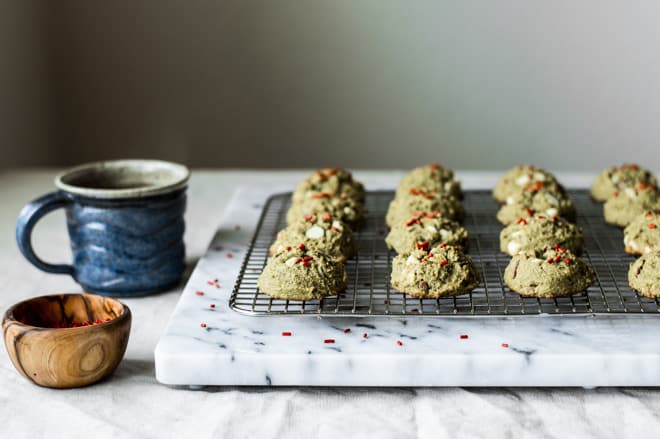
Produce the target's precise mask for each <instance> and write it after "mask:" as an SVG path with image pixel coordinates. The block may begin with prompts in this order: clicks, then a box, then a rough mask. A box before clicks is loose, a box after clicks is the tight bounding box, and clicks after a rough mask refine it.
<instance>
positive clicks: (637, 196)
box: [603, 183, 660, 227]
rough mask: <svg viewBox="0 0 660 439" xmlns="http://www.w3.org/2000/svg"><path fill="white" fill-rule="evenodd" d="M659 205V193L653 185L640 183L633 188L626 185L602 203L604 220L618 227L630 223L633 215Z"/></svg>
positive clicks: (635, 215)
mask: <svg viewBox="0 0 660 439" xmlns="http://www.w3.org/2000/svg"><path fill="white" fill-rule="evenodd" d="M658 207H660V194H659V193H658V189H657V188H656V187H655V186H647V185H646V184H644V183H642V184H640V185H637V186H636V187H635V188H631V187H627V188H625V189H623V190H622V191H621V192H615V193H614V196H613V197H612V198H610V199H609V200H607V201H606V202H605V204H604V205H603V214H604V215H605V222H607V223H609V224H613V225H615V226H619V227H625V226H627V225H628V224H630V223H631V222H632V221H633V220H634V219H635V217H637V216H639V215H641V214H642V213H644V212H646V211H647V210H653V209H655V208H658Z"/></svg>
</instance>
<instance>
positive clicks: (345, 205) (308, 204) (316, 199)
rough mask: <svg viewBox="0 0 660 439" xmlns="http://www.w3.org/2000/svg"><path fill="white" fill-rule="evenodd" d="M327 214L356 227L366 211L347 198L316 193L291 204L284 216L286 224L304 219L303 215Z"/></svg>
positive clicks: (356, 202)
mask: <svg viewBox="0 0 660 439" xmlns="http://www.w3.org/2000/svg"><path fill="white" fill-rule="evenodd" d="M324 213H329V214H330V215H332V217H333V218H336V219H337V220H339V221H343V222H345V223H346V224H349V225H350V226H351V227H358V226H360V225H362V224H363V223H364V220H365V218H366V211H365V210H364V206H363V204H362V203H361V202H358V201H355V200H353V199H351V198H348V197H336V196H332V195H330V194H329V193H327V192H317V193H315V196H313V197H312V198H309V199H307V200H305V201H304V202H298V203H293V205H291V208H290V209H289V211H288V212H287V214H286V222H287V224H293V223H294V222H296V221H298V220H300V218H304V217H305V215H313V214H318V215H323V214H324Z"/></svg>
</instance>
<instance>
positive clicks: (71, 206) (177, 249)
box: [16, 160, 190, 296]
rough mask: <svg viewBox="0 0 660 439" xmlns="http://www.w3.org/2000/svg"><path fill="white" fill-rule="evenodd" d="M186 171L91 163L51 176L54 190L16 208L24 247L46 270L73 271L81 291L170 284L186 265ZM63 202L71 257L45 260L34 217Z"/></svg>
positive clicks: (158, 164)
mask: <svg viewBox="0 0 660 439" xmlns="http://www.w3.org/2000/svg"><path fill="white" fill-rule="evenodd" d="M189 176H190V171H189V170H188V168H186V167H185V166H183V165H179V164H175V163H169V162H163V161H159V160H116V161H109V162H98V163H90V164H86V165H82V166H78V167H76V168H73V169H70V170H68V171H65V172H63V173H61V174H59V175H58V176H57V177H56V178H55V186H56V187H57V188H58V189H59V190H57V191H55V192H51V193H49V194H46V195H44V196H42V197H40V198H37V199H36V200H34V201H32V202H31V203H30V204H28V205H27V206H25V207H24V208H23V210H22V211H21V213H20V215H19V217H18V221H17V223H16V240H17V242H18V247H19V249H20V250H21V253H23V255H24V256H25V257H26V259H27V260H28V261H30V262H31V263H32V264H34V265H35V266H36V267H37V268H39V269H41V270H43V271H46V272H48V273H59V274H69V275H71V276H72V277H73V278H74V279H75V280H76V281H77V282H78V283H79V284H80V285H81V286H82V287H83V288H84V289H85V290H86V291H89V292H94V293H97V294H103V295H108V296H136V295H146V294H150V293H155V292H159V291H163V290H166V289H169V288H171V287H173V286H175V285H176V284H178V283H179V281H180V280H181V276H182V274H183V271H184V268H185V248H184V244H183V232H184V229H185V225H184V219H183V214H184V212H185V208H186V184H187V181H188V178H189ZM58 208H64V209H66V220H67V228H68V231H69V239H70V241H71V250H72V253H73V263H72V264H70V265H69V264H49V263H47V262H44V261H43V260H41V259H40V258H39V257H38V256H37V255H36V254H35V253H34V250H33V248H32V243H31V234H32V229H33V228H34V225H35V224H36V222H37V221H38V220H39V219H40V218H41V217H43V216H44V215H46V214H47V213H49V212H52V211H53V210H56V209H58Z"/></svg>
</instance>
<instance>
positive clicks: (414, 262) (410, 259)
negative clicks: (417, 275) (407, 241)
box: [406, 255, 419, 265]
mask: <svg viewBox="0 0 660 439" xmlns="http://www.w3.org/2000/svg"><path fill="white" fill-rule="evenodd" d="M406 265H419V259H417V258H416V257H414V256H413V255H410V256H408V259H406Z"/></svg>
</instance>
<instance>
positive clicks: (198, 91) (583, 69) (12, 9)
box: [0, 0, 660, 170]
mask: <svg viewBox="0 0 660 439" xmlns="http://www.w3.org/2000/svg"><path fill="white" fill-rule="evenodd" d="M3 8H5V9H7V11H0V16H2V17H3V18H2V19H0V20H2V21H6V22H7V23H9V24H12V26H8V27H6V26H4V25H1V26H0V28H3V30H2V32H3V33H7V35H4V36H3V37H2V41H1V42H0V44H1V46H0V65H2V69H3V71H2V73H0V84H2V88H0V90H2V89H4V88H6V89H7V90H8V91H9V93H10V94H11V95H12V96H11V98H10V99H7V100H5V99H3V100H2V101H1V102H0V114H5V113H8V114H11V118H10V120H11V121H12V122H11V123H10V124H9V126H8V127H5V128H2V130H1V132H0V147H1V148H2V151H3V159H2V161H1V163H2V164H1V165H0V166H5V167H7V166H17V165H69V164H73V163H77V162H82V161H88V160H95V159H101V158H112V157H124V156H133V157H136V156H142V157H161V158H166V159H172V160H178V161H181V162H185V163H188V164H191V165H194V166H206V167H210V166H213V167H234V166H240V167H299V166H317V165H324V164H339V165H346V166H352V167H364V168H368V167H388V168H394V167H410V166H413V165H415V164H417V163H420V162H424V161H429V160H438V161H441V162H443V163H446V164H449V165H451V166H453V167H456V168H463V169H467V168H471V169H497V168H504V167H508V166H510V165H511V164H513V163H517V162H537V163H539V164H542V165H545V166H548V167H549V168H552V169H566V170H572V169H597V168H601V167H603V166H606V165H609V164H612V163H616V162H621V161H623V160H634V161H638V162H642V163H645V164H647V165H649V166H651V167H654V168H656V169H659V168H660V154H658V150H659V149H660V148H659V145H660V123H658V116H659V115H660V26H659V25H658V23H660V2H657V1H647V2H644V1H620V2H613V1H611V2H608V1H596V0H593V1H588V0H585V1H580V2H576V1H561V0H553V1H528V0H520V1H516V0H501V1H456V2H453V1H448V0H447V1H428V2H402V1H359V2H356V1H323V2H321V1H300V0H299V1H291V0H279V1H268V0H253V1H217V2H212V1H184V0H181V1H175V0H160V1H156V0H144V1H90V0H70V1H57V2H21V1H19V0H7V1H6V4H5V5H4V6H3ZM10 41H11V43H10V44H7V43H8V42H10ZM14 41H15V42H16V44H14V43H13V42H14ZM4 46H8V47H4ZM17 108H18V109H17ZM0 120H1V119H0ZM4 121H5V122H7V119H5V120H4Z"/></svg>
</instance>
